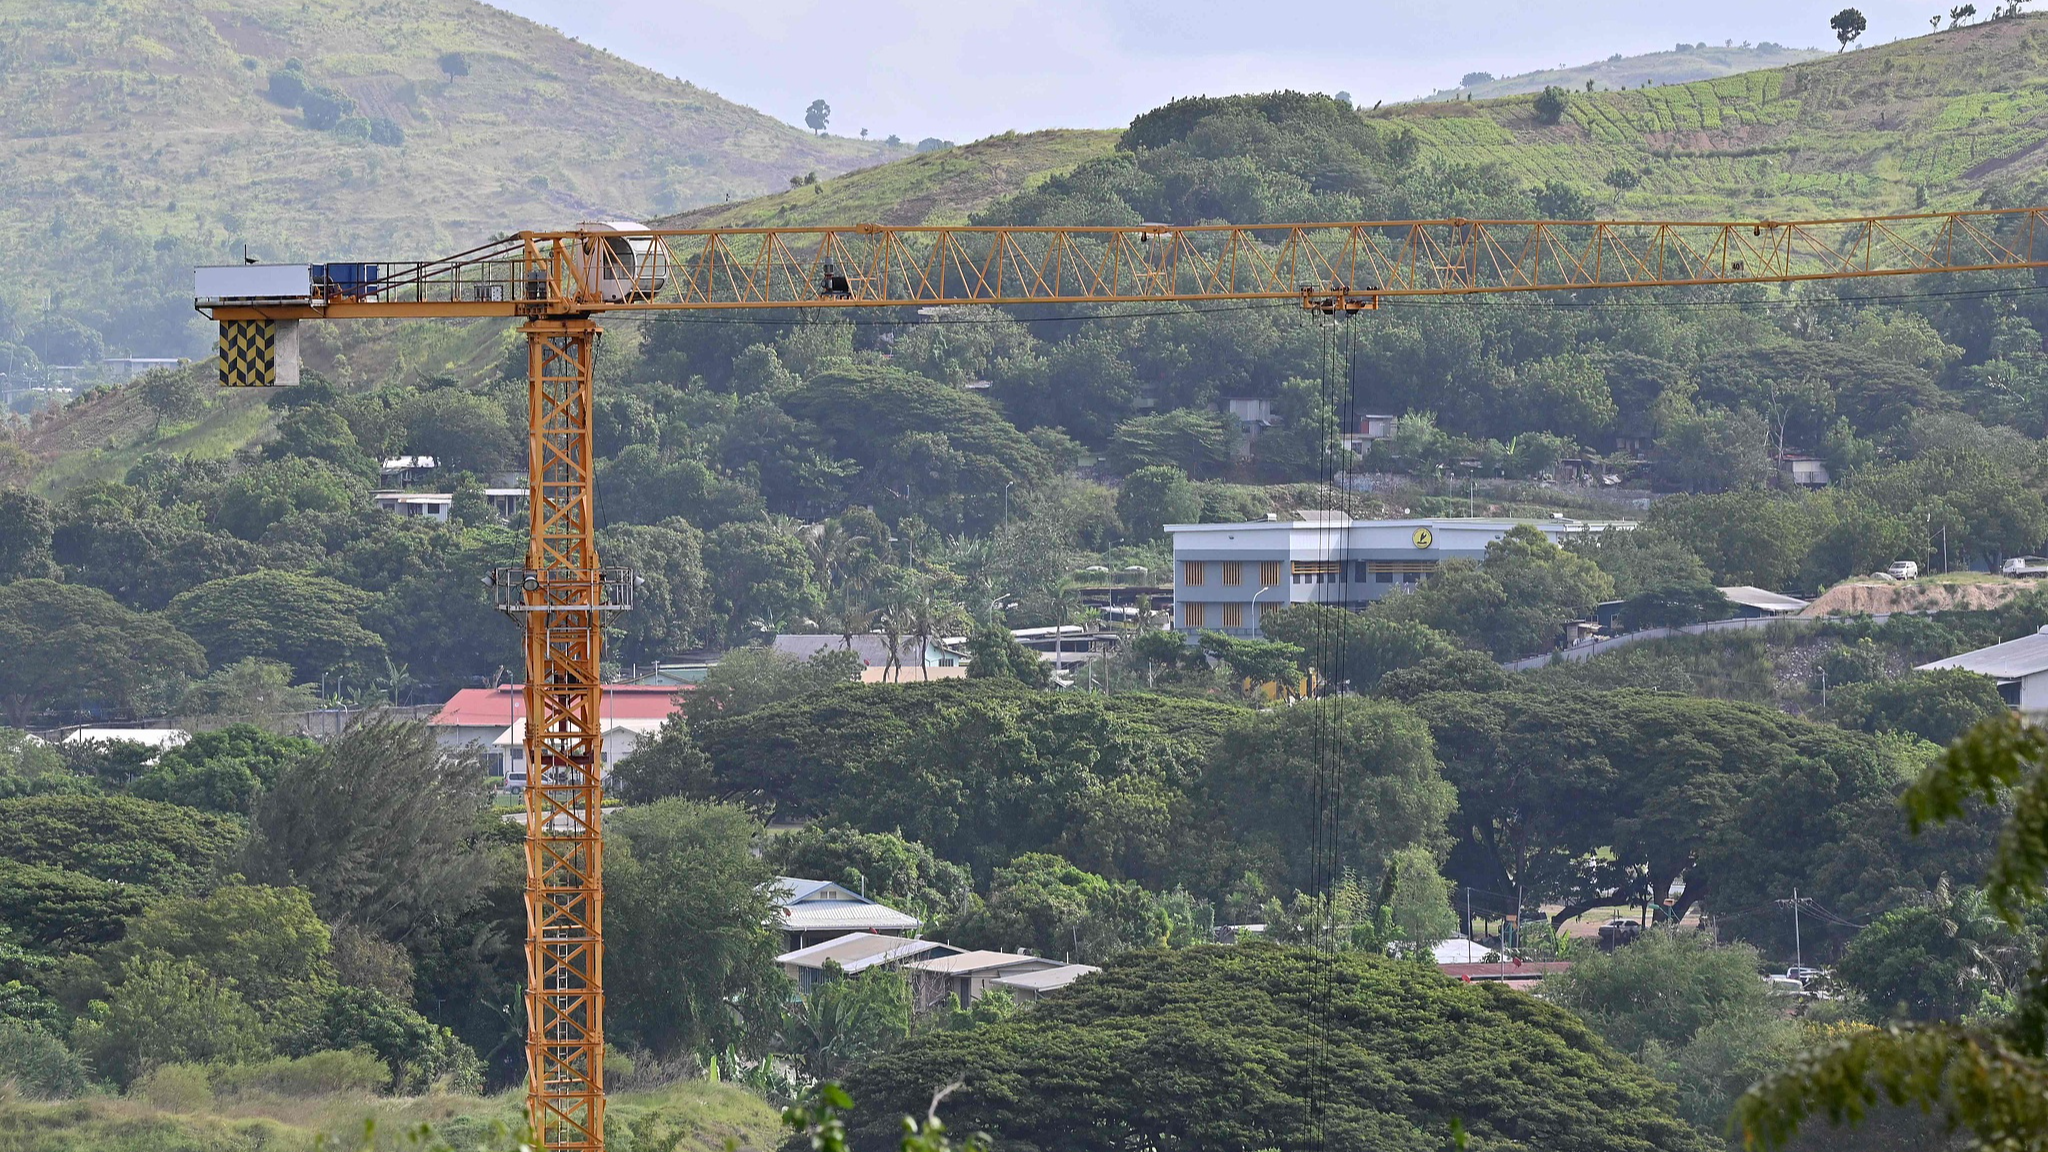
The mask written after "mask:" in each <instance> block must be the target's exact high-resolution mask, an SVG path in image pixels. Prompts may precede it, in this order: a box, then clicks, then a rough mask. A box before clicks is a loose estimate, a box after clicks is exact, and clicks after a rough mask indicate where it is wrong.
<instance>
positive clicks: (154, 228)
mask: <svg viewBox="0 0 2048 1152" xmlns="http://www.w3.org/2000/svg"><path fill="white" fill-rule="evenodd" d="M444 66H445V67H444ZM309 94H310V95H309ZM909 151H910V150H909V149H908V148H907V147H902V146H895V147H892V146H889V145H885V144H881V143H870V142H864V141H859V140H852V139H847V138H842V137H817V136H814V135H812V134H811V133H809V132H806V131H804V130H802V129H800V128H795V127H792V126H790V125H788V124H784V123H782V122H781V121H778V120H776V119H774V118H772V117H769V116H766V115H763V114H761V113H760V112H756V111H754V110H753V109H750V108H745V107H742V106H740V105H737V104H734V103H731V102H730V101H727V100H723V99H721V98H719V97H718V96H716V95H714V94H712V93H710V92H706V91H704V90H703V89H701V88H697V87H695V86H693V85H690V84H688V83H685V82H683V81H680V80H674V79H670V78H668V77H665V76H661V75H659V74H657V73H655V72H652V71H649V70H647V69H645V68H641V67H639V66H638V65H634V64H629V63H627V62H626V61H624V60H622V59H620V58H618V57H616V56H612V55H610V54H608V53H605V52H602V51H599V50H597V49H594V48H590V47H588V46H586V45H583V44H579V43H576V42H575V41H572V40H570V39H568V38H566V37H564V36H562V35H560V34H558V33H556V32H554V31H552V30H551V29H548V28H545V27H543V26H541V25H539V24H535V23H533V22H531V21H528V20H524V19H521V18H519V17H516V16H513V15H511V14H509V13H506V12H503V11H500V10H498V9H496V8H492V7H488V6H486V5H484V4H482V3H478V2H477V0H379V2H378V3H374V4H366V3H358V2H355V0H94V2H91V3H74V2H69V0H67V2H63V3H51V2H49V0H0V298H4V299H5V301H7V302H9V303H11V304H12V305H13V306H14V310H15V313H16V324H15V325H14V327H16V328H22V329H25V328H28V327H30V326H31V324H30V322H29V321H28V320H27V319H24V317H27V316H29V315H31V314H32V312H39V311H40V310H41V308H42V307H43V306H44V305H46V304H48V303H50V302H52V299H53V297H54V305H55V309H56V310H57V311H59V312H61V313H64V314H67V315H73V316H76V317H77V318H79V319H81V320H84V321H85V322H86V323H88V324H90V325H91V326H93V327H95V328H97V329H99V330H100V331H101V332H102V333H103V335H104V336H105V337H106V340H107V343H108V344H110V345H113V346H114V347H113V349H110V351H111V350H122V349H125V350H127V351H129V352H131V353H132V354H136V355H170V354H175V353H179V352H183V353H186V354H191V353H193V352H195V351H197V350H198V348H199V347H201V346H202V341H201V337H202V336H203V332H202V331H200V330H199V329H196V328H195V327H194V326H193V325H192V324H190V323H189V317H190V312H189V307H188V304H189V301H188V302H185V303H180V302H179V300H178V299H177V296H178V294H179V293H180V291H182V290H184V289H187V288H189V279H188V277H189V266H190V265H191V264H192V263H195V262H200V261H203V260H209V259H212V260H218V259H223V258H230V254H231V253H239V251H240V246H241V245H242V244H243V243H247V244H248V245H249V250H250V251H251V253H253V254H255V255H257V256H260V257H263V258H268V259H311V258H316V257H330V256H334V255H337V254H348V255H351V256H354V257H357V258H376V257H387V258H388V257H391V256H397V255H413V254H416V253H430V254H431V253H439V252H445V251H453V250H457V249H459V248H461V247H463V246H465V245H468V244H472V243H477V242H480V241H482V240H484V239H486V238H488V237H489V236H491V235H493V234H496V233H502V232H505V231H510V230H513V229H516V228H521V227H533V226H548V225H562V224H569V223H574V222H575V221H578V220H583V219H589V218H591V217H618V216H647V215H653V214H656V213H659V212H673V211H676V210H679V209H683V208H688V207H691V206H694V205H697V204H701V203H706V202H709V201H716V200H722V199H724V198H725V197H727V196H728V195H730V196H735V197H741V196H752V195H756V194H759V193H761V192H764V191H768V190H770V189H772V188H776V187H782V186H786V184H787V181H788V178H789V176H790V175H791V174H793V173H803V172H809V171H817V172H819V173H820V174H821V175H833V174H836V173H838V172H842V171H844V170H846V169H849V168H854V167H859V166H862V165H867V164H872V163H874V162H876V161H877V160H880V159H883V158H886V157H889V156H892V155H908V154H909ZM4 312H5V309H4V306H0V341H4V340H10V339H15V337H13V336H11V335H10V334H9V327H10V326H9V324H8V323H7V322H6V321H7V317H6V316H5V314H4ZM46 359H48V357H46ZM57 362H59V363H66V362H70V361H65V360H58V361H57Z"/></svg>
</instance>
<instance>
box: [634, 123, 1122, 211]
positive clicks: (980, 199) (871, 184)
mask: <svg viewBox="0 0 2048 1152" xmlns="http://www.w3.org/2000/svg"><path fill="white" fill-rule="evenodd" d="M1118 135H1119V133H1117V132H1116V131H1114V130H1106V131H1091V130H1081V129H1060V128H1055V129H1048V130H1045V131H1041V132H1023V133H1017V132H1006V133H1004V134H1003V135H1001V136H991V137H989V138H988V139H986V140H980V141H976V142H975V143H973V144H967V145H963V146H961V147H958V148H945V149H941V150H939V151H936V152H926V153H922V154H920V155H917V156H913V157H911V158H910V159H908V160H898V161H895V162H894V163H890V164H882V165H877V166H876V167H873V168H864V169H861V170H859V171H856V172H849V173H847V174H846V175H844V176H841V177H839V178H838V179H836V180H824V181H822V182H820V183H818V184H815V185H810V186H806V187H802V188H792V189H790V190H789V191H787V192H782V193H779V194H776V195H773V196H762V197H759V198H757V199H753V200H747V201H743V202H740V203H735V204H714V205H710V206H708V207H705V208H700V209H697V210H696V211H693V212H685V213H682V214H681V215H678V216H672V217H669V218H667V219H665V220H663V221H662V223H663V224H665V225H668V226H670V227H677V228H763V227H769V226H773V225H791V226H794V225H804V224H845V223H873V224H895V225H906V224H964V223H966V222H967V218H968V216H969V215H971V214H973V213H974V212H977V211H980V210H981V209H983V208H985V207H987V206H988V205H990V204H992V203H994V202H995V201H997V200H1000V199H1001V198H1003V197H1005V196H1008V195H1011V194H1013V193H1017V192H1022V191H1025V190H1026V189H1029V188H1033V187H1036V186H1037V185H1038V183H1039V182H1040V181H1042V180H1044V179H1045V178H1046V177H1048V176H1053V175H1057V174H1060V173H1063V172H1067V171H1070V170H1072V169H1073V168H1074V167H1075V166H1076V165H1078V164H1080V163H1082V162H1083V161H1087V160H1093V159H1095V158H1096V157H1098V156H1106V155H1108V154H1109V153H1110V152H1111V151H1112V150H1113V149H1114V148H1115V147H1116V140H1117V136H1118Z"/></svg>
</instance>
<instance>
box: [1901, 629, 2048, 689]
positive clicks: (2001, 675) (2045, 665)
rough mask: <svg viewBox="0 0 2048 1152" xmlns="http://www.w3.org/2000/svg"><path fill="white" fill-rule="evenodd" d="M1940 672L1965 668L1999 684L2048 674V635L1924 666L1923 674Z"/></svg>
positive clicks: (2036, 634)
mask: <svg viewBox="0 0 2048 1152" xmlns="http://www.w3.org/2000/svg"><path fill="white" fill-rule="evenodd" d="M1937 668H1961V669H1964V670H1966V671H1970V672H1975V673H1977V674H1978V675H1979V676H1991V677H1994V678H1996V679H1999V680H2017V679H2019V678H2020V677H2022V676H2032V675H2033V674H2034V673H2036V672H2048V631H2044V632H2036V633H2034V634H2033V635H2032V636H2022V637H2020V638H2019V639H2017V640H2007V641H2006V642H2005V643H2003V644H1993V645H1992V646H1991V647H1989V648H1979V649H1977V650H1976V651H1975V652H1965V653H1963V654H1962V655H1960V656H1951V657H1949V658H1948V659H1946V660H1936V661H1935V662H1933V663H1932V664H1922V665H1920V671H1923V672H1928V671H1933V670H1934V669H1937Z"/></svg>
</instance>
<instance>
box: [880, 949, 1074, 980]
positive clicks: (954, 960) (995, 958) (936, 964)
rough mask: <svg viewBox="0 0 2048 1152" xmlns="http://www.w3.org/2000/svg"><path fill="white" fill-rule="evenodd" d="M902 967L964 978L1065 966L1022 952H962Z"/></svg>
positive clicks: (915, 961) (1058, 962)
mask: <svg viewBox="0 0 2048 1152" xmlns="http://www.w3.org/2000/svg"><path fill="white" fill-rule="evenodd" d="M904 967H906V968H915V969H917V970H918V971H920V972H944V973H946V974H948V975H952V976H965V975H967V974H968V973H970V972H988V971H991V970H995V969H1002V968H1027V969H1046V968H1064V967H1066V965H1064V964H1062V963H1061V962H1060V961H1058V960H1051V959H1047V958H1046V957H1044V956H1026V955H1024V954H1023V953H1022V952H962V953H960V954H959V955H958V956H940V957H936V958H934V959H931V960H914V961H912V962H911V963H909V964H906V965H904Z"/></svg>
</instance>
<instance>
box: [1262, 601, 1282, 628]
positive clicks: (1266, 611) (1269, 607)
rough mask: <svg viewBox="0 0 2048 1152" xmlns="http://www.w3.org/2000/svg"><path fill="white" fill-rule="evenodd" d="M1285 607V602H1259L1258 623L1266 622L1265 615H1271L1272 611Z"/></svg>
mask: <svg viewBox="0 0 2048 1152" xmlns="http://www.w3.org/2000/svg"><path fill="white" fill-rule="evenodd" d="M1285 607H1286V605H1285V604H1261V605H1259V623H1260V624H1264V623H1265V622H1266V617H1268V616H1271V615H1272V614H1273V613H1275V612H1278V611H1279V610H1280V609H1282V608H1285Z"/></svg>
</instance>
